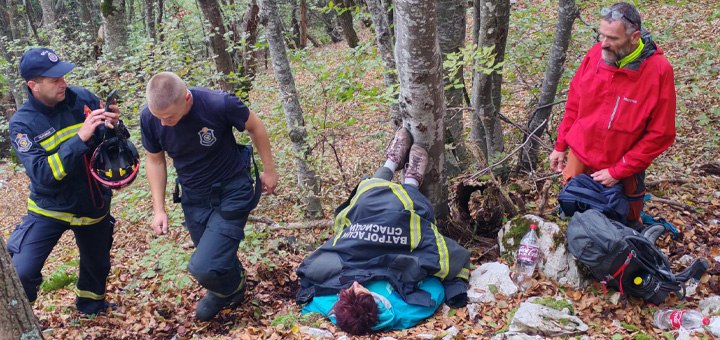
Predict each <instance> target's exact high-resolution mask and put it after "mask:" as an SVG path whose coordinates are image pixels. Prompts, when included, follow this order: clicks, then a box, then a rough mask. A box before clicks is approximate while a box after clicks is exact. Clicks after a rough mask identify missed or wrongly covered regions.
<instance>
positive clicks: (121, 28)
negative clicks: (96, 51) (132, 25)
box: [100, 0, 128, 56]
mask: <svg viewBox="0 0 720 340" xmlns="http://www.w3.org/2000/svg"><path fill="white" fill-rule="evenodd" d="M100 10H101V12H102V15H103V21H104V25H105V29H104V30H103V32H104V35H105V44H106V46H107V50H106V52H108V53H110V54H111V55H113V56H122V55H124V54H125V51H126V49H125V47H126V46H127V39H128V34H127V29H126V27H127V22H126V21H125V19H126V14H125V0H103V1H102V4H101V5H100Z"/></svg>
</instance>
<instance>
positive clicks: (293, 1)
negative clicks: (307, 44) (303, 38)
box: [289, 0, 302, 49]
mask: <svg viewBox="0 0 720 340" xmlns="http://www.w3.org/2000/svg"><path fill="white" fill-rule="evenodd" d="M289 2H290V7H291V8H292V10H291V11H290V36H291V37H292V38H291V39H290V41H291V42H292V49H298V48H302V47H301V46H300V22H298V19H297V17H298V14H297V13H298V3H297V0H290V1H289Z"/></svg>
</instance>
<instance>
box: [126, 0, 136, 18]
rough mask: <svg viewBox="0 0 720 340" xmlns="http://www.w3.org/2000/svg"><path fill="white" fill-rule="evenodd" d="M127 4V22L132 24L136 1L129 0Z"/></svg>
mask: <svg viewBox="0 0 720 340" xmlns="http://www.w3.org/2000/svg"><path fill="white" fill-rule="evenodd" d="M125 4H126V5H127V12H128V18H127V22H128V23H130V24H132V23H133V19H134V18H133V17H134V16H135V0H127V2H126V3H125Z"/></svg>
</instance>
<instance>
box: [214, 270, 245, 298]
mask: <svg viewBox="0 0 720 340" xmlns="http://www.w3.org/2000/svg"><path fill="white" fill-rule="evenodd" d="M243 287H245V272H243V275H242V278H241V279H240V284H239V285H238V287H237V288H235V290H234V291H233V292H232V293H230V294H227V295H225V294H220V293H216V292H212V293H213V294H215V296H217V297H220V298H223V299H224V298H228V297H230V296H231V295H233V294H235V293H237V292H239V291H240V289H243Z"/></svg>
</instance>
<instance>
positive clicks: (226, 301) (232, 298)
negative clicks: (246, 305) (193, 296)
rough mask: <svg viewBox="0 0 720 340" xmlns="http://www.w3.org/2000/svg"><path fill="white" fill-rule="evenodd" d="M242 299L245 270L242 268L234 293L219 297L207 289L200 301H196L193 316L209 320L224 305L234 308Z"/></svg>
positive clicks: (243, 296) (200, 319)
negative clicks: (238, 285)
mask: <svg viewBox="0 0 720 340" xmlns="http://www.w3.org/2000/svg"><path fill="white" fill-rule="evenodd" d="M244 299H245V271H244V270H243V272H242V279H241V281H240V288H238V290H237V291H236V292H235V293H233V294H231V295H229V296H226V297H220V296H218V295H216V294H215V293H213V292H211V291H209V290H208V292H207V294H205V297H203V298H202V299H200V302H198V304H197V307H196V308H195V318H196V319H198V320H199V321H210V320H212V318H214V317H215V315H217V313H220V311H221V310H223V309H224V308H225V307H230V308H234V307H235V306H237V305H239V304H241V303H242V302H243V300H244Z"/></svg>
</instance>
